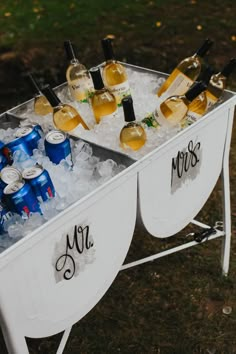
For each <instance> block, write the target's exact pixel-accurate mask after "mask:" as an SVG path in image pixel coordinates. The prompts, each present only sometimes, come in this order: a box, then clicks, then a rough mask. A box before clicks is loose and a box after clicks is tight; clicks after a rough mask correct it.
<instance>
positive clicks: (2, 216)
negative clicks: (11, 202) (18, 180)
mask: <svg viewBox="0 0 236 354" xmlns="http://www.w3.org/2000/svg"><path fill="white" fill-rule="evenodd" d="M11 218H12V212H11V211H9V210H7V209H6V207H5V206H4V205H3V204H2V203H1V202H0V234H3V233H4V232H5V230H4V223H5V221H7V220H9V219H11Z"/></svg>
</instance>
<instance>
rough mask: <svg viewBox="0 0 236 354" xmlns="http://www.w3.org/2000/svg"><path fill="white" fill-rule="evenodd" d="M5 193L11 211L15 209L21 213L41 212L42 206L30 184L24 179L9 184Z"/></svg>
mask: <svg viewBox="0 0 236 354" xmlns="http://www.w3.org/2000/svg"><path fill="white" fill-rule="evenodd" d="M3 194H4V195H5V197H6V201H7V206H8V208H9V210H10V211H14V212H16V213H18V214H20V215H22V216H23V215H24V214H26V215H27V216H29V214H30V213H36V212H39V213H41V210H40V206H39V202H38V199H37V197H36V195H35V194H34V192H33V190H32V188H31V186H30V184H28V183H25V182H24V181H16V182H13V183H11V184H8V185H7V186H6V187H5V188H4V190H3Z"/></svg>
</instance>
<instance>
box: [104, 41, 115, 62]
mask: <svg viewBox="0 0 236 354" xmlns="http://www.w3.org/2000/svg"><path fill="white" fill-rule="evenodd" d="M102 48H103V53H104V57H105V60H106V62H108V61H113V60H115V56H114V52H113V48H112V42H111V40H110V39H109V38H104V39H102Z"/></svg>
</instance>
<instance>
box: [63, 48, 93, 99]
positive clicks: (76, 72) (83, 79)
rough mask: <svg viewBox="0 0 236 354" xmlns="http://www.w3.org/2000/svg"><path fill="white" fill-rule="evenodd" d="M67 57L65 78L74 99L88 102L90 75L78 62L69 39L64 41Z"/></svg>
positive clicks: (91, 87)
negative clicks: (67, 64)
mask: <svg viewBox="0 0 236 354" xmlns="http://www.w3.org/2000/svg"><path fill="white" fill-rule="evenodd" d="M64 48H65V51H66V55H67V59H68V60H69V62H70V64H69V66H68V68H67V70H66V80H67V83H68V87H69V90H70V93H71V96H72V98H73V99H74V100H76V101H79V102H88V96H89V94H90V91H91V90H92V89H93V84H92V80H91V77H90V75H89V72H88V70H87V69H86V67H85V66H84V65H83V64H81V63H80V62H79V60H78V59H77V56H76V54H75V48H74V46H73V44H72V43H71V41H65V42H64Z"/></svg>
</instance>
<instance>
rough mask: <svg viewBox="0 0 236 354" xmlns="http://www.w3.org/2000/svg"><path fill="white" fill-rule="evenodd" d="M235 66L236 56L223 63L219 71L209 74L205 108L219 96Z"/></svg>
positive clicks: (212, 103)
mask: <svg viewBox="0 0 236 354" xmlns="http://www.w3.org/2000/svg"><path fill="white" fill-rule="evenodd" d="M235 67H236V58H232V59H231V60H230V61H229V62H228V63H227V64H226V65H225V67H224V68H223V70H222V71H221V72H219V73H217V74H214V75H212V76H211V79H210V81H209V84H208V86H207V89H206V96H207V110H208V109H209V108H210V107H211V106H212V105H214V104H215V103H216V102H217V101H218V100H219V99H220V98H221V96H222V94H223V92H224V90H225V88H226V84H227V79H228V77H229V76H230V75H231V73H232V72H233V70H234V69H235Z"/></svg>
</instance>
